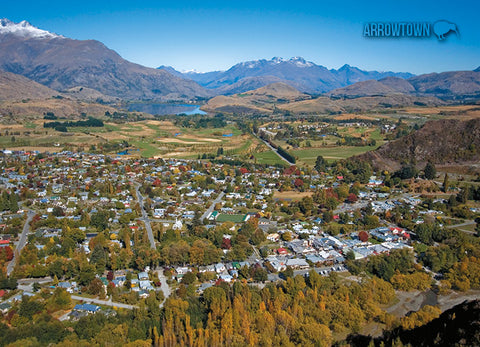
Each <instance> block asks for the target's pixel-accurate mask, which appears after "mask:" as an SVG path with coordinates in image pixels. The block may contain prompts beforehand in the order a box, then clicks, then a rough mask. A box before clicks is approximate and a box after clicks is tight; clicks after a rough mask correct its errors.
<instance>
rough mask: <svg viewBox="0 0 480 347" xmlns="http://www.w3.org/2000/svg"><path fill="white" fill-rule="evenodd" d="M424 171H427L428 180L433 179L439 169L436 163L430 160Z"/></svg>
mask: <svg viewBox="0 0 480 347" xmlns="http://www.w3.org/2000/svg"><path fill="white" fill-rule="evenodd" d="M423 172H424V173H425V178H426V179H427V180H433V179H434V178H435V176H436V175H437V169H436V168H435V165H434V164H433V163H432V162H430V161H429V162H428V163H427V165H426V166H425V169H424V170H423Z"/></svg>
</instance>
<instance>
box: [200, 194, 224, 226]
mask: <svg viewBox="0 0 480 347" xmlns="http://www.w3.org/2000/svg"><path fill="white" fill-rule="evenodd" d="M224 196H225V193H224V192H221V193H220V194H218V196H217V198H216V199H215V200H213V201H212V204H211V205H210V207H209V208H208V209H207V210H206V211H205V213H204V214H202V217H200V220H201V221H202V223H203V220H204V219H205V218H207V217H208V215H209V214H210V213H212V212H213V210H214V209H215V205H216V204H218V203H219V202H220V201H222V199H223V197H224Z"/></svg>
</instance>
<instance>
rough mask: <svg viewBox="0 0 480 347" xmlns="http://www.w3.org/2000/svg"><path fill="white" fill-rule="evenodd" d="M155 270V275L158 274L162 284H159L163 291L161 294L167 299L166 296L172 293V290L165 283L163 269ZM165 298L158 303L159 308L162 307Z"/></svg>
mask: <svg viewBox="0 0 480 347" xmlns="http://www.w3.org/2000/svg"><path fill="white" fill-rule="evenodd" d="M156 272H157V275H158V279H159V280H160V283H161V284H162V285H161V286H160V289H161V290H162V292H163V296H164V297H165V300H167V298H168V297H169V296H170V295H171V294H172V290H171V289H170V286H169V285H168V283H167V278H166V277H165V275H164V274H163V269H162V268H158V269H157V270H156ZM165 300H163V302H162V303H161V304H160V308H162V307H163V304H164V303H165Z"/></svg>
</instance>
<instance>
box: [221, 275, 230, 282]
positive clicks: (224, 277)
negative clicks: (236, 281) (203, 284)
mask: <svg viewBox="0 0 480 347" xmlns="http://www.w3.org/2000/svg"><path fill="white" fill-rule="evenodd" d="M218 278H219V279H221V280H222V281H225V282H232V281H233V277H232V276H231V275H220V276H219V277H218Z"/></svg>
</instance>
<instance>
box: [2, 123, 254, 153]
mask: <svg viewBox="0 0 480 347" xmlns="http://www.w3.org/2000/svg"><path fill="white" fill-rule="evenodd" d="M44 122H48V121H45V120H43V119H41V120H34V121H29V122H26V123H25V124H8V125H6V124H1V125H0V146H1V147H2V148H6V149H12V150H15V149H18V150H19V149H28V150H38V151H49V152H52V151H55V152H57V151H61V150H63V149H78V150H88V149H91V148H92V146H95V148H96V147H99V148H102V147H105V148H109V147H106V146H108V145H113V144H118V143H121V142H127V143H128V144H129V145H130V147H129V148H128V151H127V152H125V148H123V149H122V147H118V146H117V147H114V148H116V149H115V150H112V152H111V153H112V154H114V153H120V152H122V154H123V155H128V156H141V157H147V158H149V157H156V156H162V157H171V158H185V159H194V158H197V157H198V156H199V155H203V154H216V153H217V150H218V149H219V148H223V150H224V154H225V155H230V156H235V155H240V156H241V155H247V154H249V153H250V152H252V151H253V149H254V148H255V147H256V146H257V145H258V140H257V139H255V138H253V137H252V136H250V135H243V134H242V132H241V131H240V130H239V129H237V127H236V126H235V125H234V124H229V125H227V126H225V127H223V128H204V129H195V128H184V127H179V126H176V125H175V124H173V123H172V122H170V121H157V120H147V121H140V122H135V123H123V124H117V123H108V122H106V123H105V126H104V127H69V128H68V132H66V133H64V132H59V131H56V130H54V129H51V128H44V127H43V123H44ZM110 147H111V146H110Z"/></svg>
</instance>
